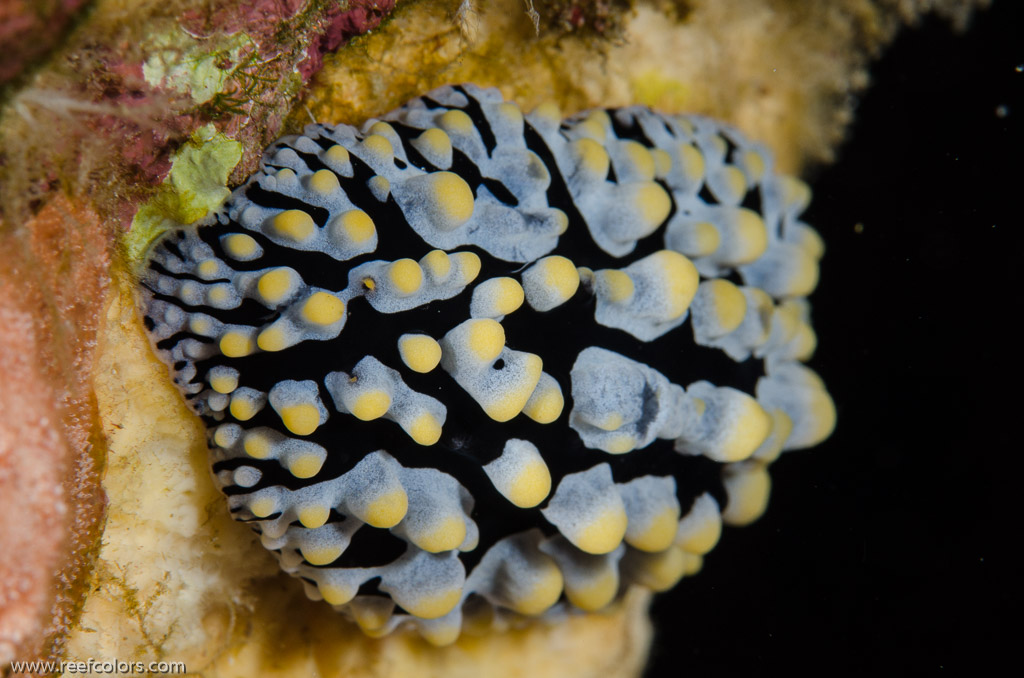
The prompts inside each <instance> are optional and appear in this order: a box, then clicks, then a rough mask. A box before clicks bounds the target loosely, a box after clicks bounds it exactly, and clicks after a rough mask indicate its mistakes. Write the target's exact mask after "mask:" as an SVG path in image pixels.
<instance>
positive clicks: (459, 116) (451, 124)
mask: <svg viewBox="0 0 1024 678" xmlns="http://www.w3.org/2000/svg"><path fill="white" fill-rule="evenodd" d="M437 124H438V125H440V126H441V127H442V128H444V129H445V131H447V132H448V133H449V134H458V135H463V136H465V135H469V134H472V133H473V130H474V127H473V120H472V119H471V118H470V117H469V116H468V115H466V114H465V113H464V112H462V111H460V110H458V109H452V110H450V111H446V112H445V113H444V114H443V115H441V117H440V118H438V119H437Z"/></svg>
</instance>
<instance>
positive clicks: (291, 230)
mask: <svg viewBox="0 0 1024 678" xmlns="http://www.w3.org/2000/svg"><path fill="white" fill-rule="evenodd" d="M271 224H272V225H273V227H274V230H275V231H277V233H278V235H281V236H284V237H286V238H290V239H292V240H295V241H298V242H301V241H303V240H306V239H307V238H309V237H310V236H312V235H313V230H314V229H315V228H316V224H314V223H313V217H311V216H309V215H308V214H307V213H305V212H303V211H302V210H285V211H284V212H281V213H280V214H278V215H277V216H276V217H274V220H273V221H272V222H271Z"/></svg>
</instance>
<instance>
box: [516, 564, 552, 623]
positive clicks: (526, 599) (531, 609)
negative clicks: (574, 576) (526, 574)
mask: <svg viewBox="0 0 1024 678" xmlns="http://www.w3.org/2000/svg"><path fill="white" fill-rule="evenodd" d="M533 575H534V576H532V577H531V578H530V583H531V584H532V586H531V587H530V589H529V590H528V591H524V592H522V593H521V594H520V595H518V596H516V598H515V600H512V601H511V603H512V609H513V610H515V611H516V612H518V613H519V614H528V615H537V614H540V613H541V612H544V610H546V609H548V608H549V607H551V606H552V605H554V604H555V603H557V602H558V599H559V598H560V597H561V595H562V586H563V584H564V581H563V579H562V573H561V572H560V571H559V569H558V567H557V566H556V565H555V563H554V562H552V561H551V560H550V559H547V558H545V561H544V565H543V566H542V569H541V571H540V572H535V573H533Z"/></svg>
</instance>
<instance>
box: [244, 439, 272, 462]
mask: <svg viewBox="0 0 1024 678" xmlns="http://www.w3.org/2000/svg"><path fill="white" fill-rule="evenodd" d="M244 447H245V453H246V454H248V455H249V456H250V457H252V458H253V459H267V458H268V457H270V453H271V451H272V450H273V448H272V446H271V444H270V439H269V438H267V436H265V435H263V434H262V433H250V434H248V435H247V436H245V444H244Z"/></svg>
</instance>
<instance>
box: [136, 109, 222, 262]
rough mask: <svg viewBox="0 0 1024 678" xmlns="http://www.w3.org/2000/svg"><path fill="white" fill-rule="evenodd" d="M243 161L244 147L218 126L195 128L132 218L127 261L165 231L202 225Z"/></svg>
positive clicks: (137, 257)
mask: <svg viewBox="0 0 1024 678" xmlns="http://www.w3.org/2000/svg"><path fill="white" fill-rule="evenodd" d="M241 159H242V144H241V143H239V142H238V141H235V140H234V139H231V138H230V137H227V136H225V135H223V134H221V133H220V132H218V131H217V129H216V128H215V127H214V126H213V125H205V126H204V127H201V128H199V129H198V130H196V131H195V132H194V133H193V134H192V136H191V137H190V138H189V140H188V142H187V143H186V144H185V145H184V146H182V147H181V148H180V149H178V151H177V152H176V153H175V154H174V157H173V159H172V160H171V171H170V172H169V173H168V174H167V178H166V179H164V182H163V183H162V184H161V185H160V188H159V189H158V190H157V193H156V195H154V196H153V197H152V198H150V199H149V200H148V201H147V202H146V203H145V204H143V205H142V207H140V208H139V211H138V212H136V213H135V217H134V218H133V219H132V226H131V230H130V231H129V232H128V234H127V235H126V236H125V239H124V245H125V254H126V256H127V257H128V261H130V262H132V263H134V262H136V261H138V260H139V259H140V258H141V257H142V255H143V254H144V253H145V251H146V249H147V248H148V247H149V245H150V243H152V242H153V240H155V239H156V238H157V236H159V235H160V234H161V233H163V232H164V231H166V230H168V229H169V228H173V227H175V226H179V225H185V224H192V223H195V222H196V221H199V220H200V219H202V218H203V217H205V216H206V215H207V214H209V213H210V211H211V210H214V209H216V208H217V207H219V206H220V204H221V203H222V202H224V200H225V199H226V198H227V197H228V196H229V195H230V194H231V191H230V190H229V189H228V187H227V181H228V176H230V174H231V170H233V169H234V168H235V165H237V164H238V162H239V161H240V160H241Z"/></svg>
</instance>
